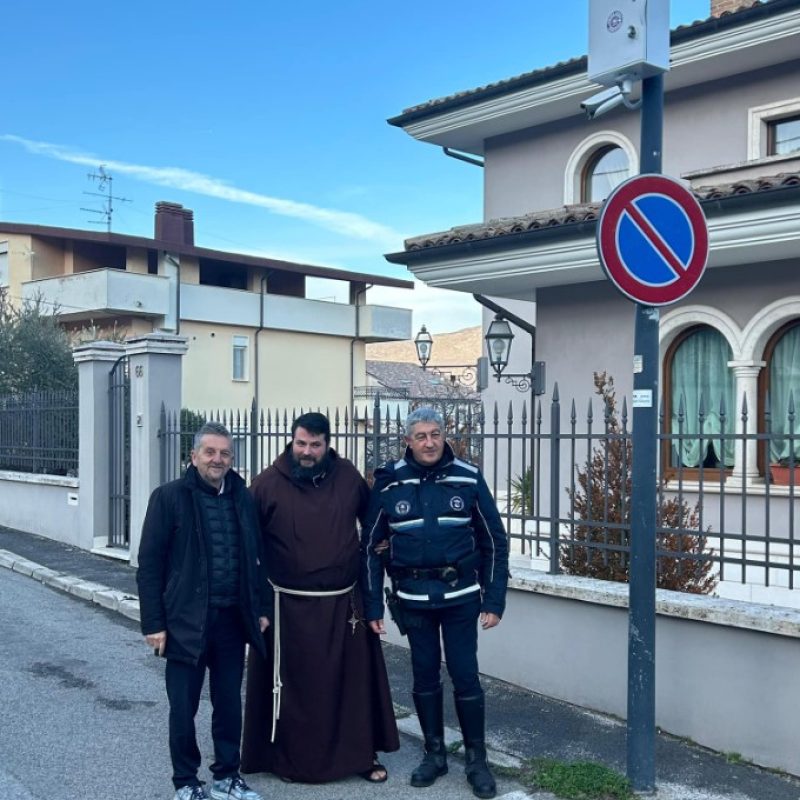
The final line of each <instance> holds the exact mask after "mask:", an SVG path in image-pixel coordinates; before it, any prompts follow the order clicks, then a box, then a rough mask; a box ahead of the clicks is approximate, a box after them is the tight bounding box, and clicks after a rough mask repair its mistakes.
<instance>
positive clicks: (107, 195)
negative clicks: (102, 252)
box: [81, 164, 131, 233]
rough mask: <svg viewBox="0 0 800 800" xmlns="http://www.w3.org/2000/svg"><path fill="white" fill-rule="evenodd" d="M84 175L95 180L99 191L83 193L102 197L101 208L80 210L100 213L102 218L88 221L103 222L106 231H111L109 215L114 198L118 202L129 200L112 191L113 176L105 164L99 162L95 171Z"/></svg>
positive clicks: (111, 212) (112, 209)
mask: <svg viewBox="0 0 800 800" xmlns="http://www.w3.org/2000/svg"><path fill="white" fill-rule="evenodd" d="M86 177H88V178H89V180H90V181H97V188H98V189H100V191H99V192H84V194H89V195H92V196H93V197H102V198H103V208H101V209H97V208H83V207H81V211H88V212H89V213H90V214H100V215H101V216H102V217H103V219H90V220H89V222H90V223H92V225H103V224H105V226H106V230H107V231H108V233H111V217H112V215H113V214H114V200H118V201H119V202H120V203H130V202H131V201H130V200H129V199H128V198H127V197H117V196H116V195H115V194H114V193H113V191H112V185H113V183H114V178H113V177H112V176H111V173H110V172H107V171H106V165H105V164H101V165H100V166H99V167H98V168H97V172H90V173H89V174H88V175H87V176H86ZM104 190H105V191H104Z"/></svg>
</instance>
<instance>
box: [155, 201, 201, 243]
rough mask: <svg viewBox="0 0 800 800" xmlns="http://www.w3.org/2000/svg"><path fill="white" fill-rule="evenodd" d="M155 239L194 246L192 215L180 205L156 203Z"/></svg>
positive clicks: (189, 210) (190, 211)
mask: <svg viewBox="0 0 800 800" xmlns="http://www.w3.org/2000/svg"><path fill="white" fill-rule="evenodd" d="M155 238H156V239H158V240H159V241H162V242H172V243H173V244H190V245H193V244H194V214H193V212H192V210H191V209H189V208H184V207H183V206H182V205H181V204H180V203H168V202H166V201H165V200H161V201H159V202H158V203H156V231H155Z"/></svg>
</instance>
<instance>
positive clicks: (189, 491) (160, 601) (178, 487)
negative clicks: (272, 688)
mask: <svg viewBox="0 0 800 800" xmlns="http://www.w3.org/2000/svg"><path fill="white" fill-rule="evenodd" d="M232 462H233V442H232V440H231V435H230V433H229V432H228V430H227V429H226V428H225V427H224V426H222V425H220V424H219V423H214V422H210V423H207V424H205V425H204V426H203V427H202V428H201V429H200V430H199V431H198V432H197V435H196V436H195V439H194V449H193V450H192V464H191V466H190V467H189V468H188V470H187V472H186V475H185V477H183V478H180V479H178V480H175V481H172V482H170V483H167V484H164V485H163V486H160V487H159V488H158V489H156V490H155V491H154V492H153V494H152V496H151V497H150V502H149V504H148V507H147V514H146V516H145V520H144V526H143V527H142V541H141V546H140V548H139V570H138V572H137V575H136V580H137V583H138V586H139V602H140V608H141V625H142V633H143V634H144V636H145V641H146V642H147V644H148V645H150V647H152V648H154V650H155V653H156V654H157V655H159V656H164V657H166V659H167V663H166V669H165V676H166V684H167V697H168V699H169V749H170V756H171V757H172V769H173V775H172V782H173V784H174V786H175V795H174V798H173V800H207V798H208V795H207V794H206V792H205V789H204V788H203V786H202V783H201V782H200V781H199V780H198V777H197V771H198V769H199V767H200V751H199V749H198V747H197V740H196V736H195V726H194V718H195V715H196V713H197V708H198V705H199V703H200V692H201V690H202V688H203V681H204V680H205V672H206V669H208V673H209V688H210V694H211V705H212V708H213V710H212V722H211V733H212V737H213V740H214V755H215V760H214V763H213V764H211V772H212V775H213V782H212V785H211V798H213V800H261V796H260V795H259V794H258V793H257V792H255V791H253V790H252V789H250V787H249V786H248V785H247V784H246V783H245V782H244V781H243V780H242V778H241V776H240V775H239V741H240V738H241V732H242V705H241V686H242V675H243V672H244V655H245V644H246V643H247V642H250V644H251V645H252V646H253V647H255V648H256V649H257V650H259V651H260V652H262V654H265V651H264V638H263V636H262V633H263V632H264V631H265V630H266V628H267V626H268V625H269V618H270V617H271V615H272V612H271V609H270V602H271V594H269V593H268V591H267V581H266V572H265V570H264V564H263V559H262V558H261V545H260V537H259V535H258V522H257V519H256V514H255V506H254V504H253V500H252V497H251V495H250V493H249V492H248V491H247V488H246V487H245V483H244V480H242V478H241V477H240V476H239V475H238V474H237V473H236V472H234V471H233V470H231V464H232Z"/></svg>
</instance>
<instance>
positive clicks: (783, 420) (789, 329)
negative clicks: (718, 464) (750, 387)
mask: <svg viewBox="0 0 800 800" xmlns="http://www.w3.org/2000/svg"><path fill="white" fill-rule="evenodd" d="M764 357H765V358H764V360H765V361H766V362H767V368H766V369H765V370H764V372H763V375H764V378H765V383H764V386H763V388H764V392H765V396H766V397H767V398H769V411H770V425H771V429H772V434H773V436H772V440H771V442H770V447H769V460H770V462H771V463H775V462H778V461H781V460H785V461H788V460H789V456H790V454H791V446H792V442H791V441H790V440H789V439H788V438H785V437H786V436H787V434H789V433H794V434H795V435H798V434H800V320H793V321H792V322H790V323H788V324H787V325H784V326H783V327H782V328H781V329H780V330H779V331H777V333H776V334H775V335H774V336H773V337H772V339H770V341H769V342H768V343H767V347H766V349H765V351H764ZM790 397H791V398H793V400H794V419H793V420H792V419H790V405H789V398H790ZM794 457H795V460H796V461H800V435H798V438H797V439H796V440H794Z"/></svg>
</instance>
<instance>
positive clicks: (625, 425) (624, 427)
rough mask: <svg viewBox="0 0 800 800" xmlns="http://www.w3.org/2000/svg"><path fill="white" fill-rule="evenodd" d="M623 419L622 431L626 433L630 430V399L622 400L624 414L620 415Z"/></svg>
mask: <svg viewBox="0 0 800 800" xmlns="http://www.w3.org/2000/svg"><path fill="white" fill-rule="evenodd" d="M620 418H621V419H622V430H623V431H626V430H627V429H628V398H627V397H623V398H622V414H621V415H620Z"/></svg>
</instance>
